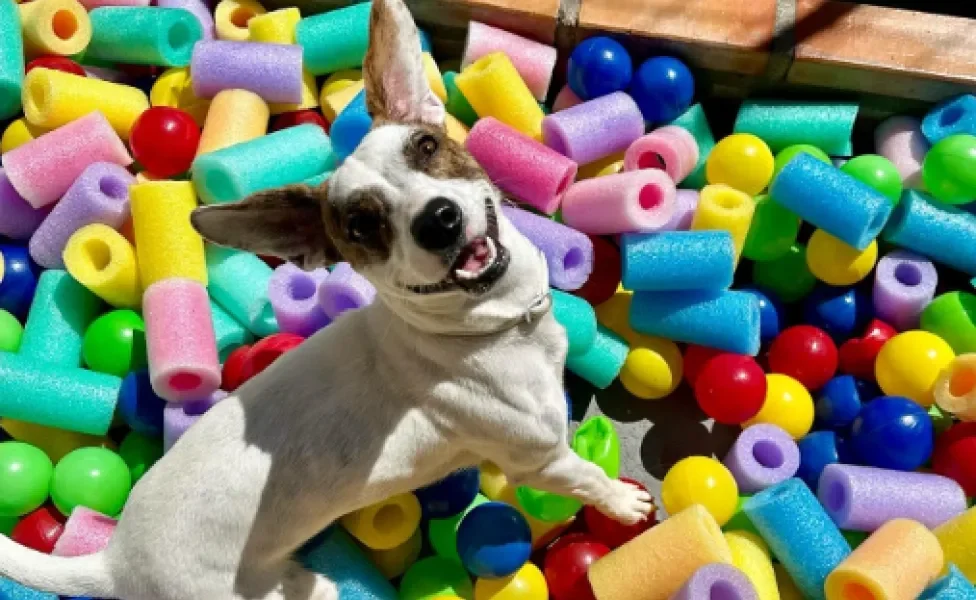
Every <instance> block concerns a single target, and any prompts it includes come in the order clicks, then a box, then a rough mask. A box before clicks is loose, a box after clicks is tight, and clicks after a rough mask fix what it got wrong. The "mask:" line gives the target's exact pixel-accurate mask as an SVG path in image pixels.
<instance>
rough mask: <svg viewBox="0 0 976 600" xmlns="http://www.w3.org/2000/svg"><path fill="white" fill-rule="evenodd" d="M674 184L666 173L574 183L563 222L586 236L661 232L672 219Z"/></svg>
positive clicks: (630, 174)
mask: <svg viewBox="0 0 976 600" xmlns="http://www.w3.org/2000/svg"><path fill="white" fill-rule="evenodd" d="M675 193H676V191H675V188H674V182H673V181H671V178H670V177H668V175H667V174H666V173H665V172H664V171H658V170H641V171H627V172H623V173H617V174H614V175H607V176H605V177H597V178H594V179H587V180H585V181H579V182H577V183H574V184H573V185H572V186H571V187H570V188H569V190H567V192H566V195H565V196H564V197H563V203H562V220H563V222H564V223H566V224H567V225H569V226H570V227H572V228H573V229H576V230H578V231H582V232H583V233H588V234H592V235H610V234H618V233H635V232H643V233H646V232H650V231H659V230H660V229H662V228H663V227H664V226H665V225H667V224H668V222H669V221H670V220H671V216H672V215H673V214H674V205H675V200H674V198H675Z"/></svg>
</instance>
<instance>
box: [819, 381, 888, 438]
mask: <svg viewBox="0 0 976 600" xmlns="http://www.w3.org/2000/svg"><path fill="white" fill-rule="evenodd" d="M872 388H873V386H871V385H870V384H866V383H865V382H859V381H858V380H857V379H855V378H854V377H853V376H851V375H839V376H837V377H834V378H833V379H831V380H830V381H828V382H827V385H825V386H823V388H822V389H821V390H820V394H819V395H818V396H817V401H816V404H815V409H816V415H817V422H818V424H820V425H821V426H823V427H825V428H828V429H841V430H842V429H846V428H847V427H848V426H850V424H851V423H853V422H854V419H855V418H857V415H858V414H860V412H861V406H862V405H863V404H864V403H866V402H867V401H868V400H873V399H874V398H875V397H876V396H877V394H873V391H874V390H873V389H872ZM863 391H868V396H867V397H865V396H863V395H862V392H863Z"/></svg>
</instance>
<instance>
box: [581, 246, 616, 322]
mask: <svg viewBox="0 0 976 600" xmlns="http://www.w3.org/2000/svg"><path fill="white" fill-rule="evenodd" d="M590 240H591V241H592V242H593V272H592V273H590V278H589V279H587V280H586V283H584V284H583V287H581V288H580V289H578V290H576V291H575V292H573V293H574V294H576V295H577V296H579V297H580V298H582V299H584V300H586V301H587V302H589V303H590V305H591V306H599V305H600V304H603V303H604V302H606V301H607V300H609V299H610V298H612V297H613V295H614V294H616V293H617V287H618V286H619V285H620V275H621V271H620V268H621V263H620V250H618V249H617V247H616V246H615V245H613V243H612V242H609V241H607V240H606V239H604V238H602V237H598V236H595V235H591V236H590Z"/></svg>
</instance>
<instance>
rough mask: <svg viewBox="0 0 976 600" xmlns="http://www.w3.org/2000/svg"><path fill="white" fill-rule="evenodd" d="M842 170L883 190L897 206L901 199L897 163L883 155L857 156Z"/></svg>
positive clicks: (876, 188)
mask: <svg viewBox="0 0 976 600" xmlns="http://www.w3.org/2000/svg"><path fill="white" fill-rule="evenodd" d="M840 170H841V171H843V172H845V173H847V174H848V175H850V176H851V177H853V178H854V179H857V180H858V181H860V182H861V183H863V184H866V185H868V186H870V187H872V188H874V189H875V190H877V191H879V192H881V193H882V194H883V195H884V196H886V197H887V198H888V199H889V200H891V203H892V204H894V205H895V206H897V205H898V202H899V201H900V200H901V192H902V182H901V174H900V173H899V172H898V169H897V168H896V167H895V165H894V164H893V163H892V162H891V161H890V160H888V159H887V158H885V157H883V156H878V155H877V154H863V155H861V156H855V157H854V158H852V159H851V160H849V161H847V162H846V163H844V165H843V166H842V167H841V168H840Z"/></svg>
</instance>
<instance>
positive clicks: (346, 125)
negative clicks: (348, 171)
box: [329, 90, 373, 160]
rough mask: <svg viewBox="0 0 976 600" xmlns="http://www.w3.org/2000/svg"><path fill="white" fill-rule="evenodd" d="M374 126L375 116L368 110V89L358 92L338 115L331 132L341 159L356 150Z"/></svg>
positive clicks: (330, 129) (333, 142)
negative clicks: (370, 114)
mask: <svg viewBox="0 0 976 600" xmlns="http://www.w3.org/2000/svg"><path fill="white" fill-rule="evenodd" d="M372 126H373V118H372V117H371V116H369V112H367V110H366V91H365V90H363V91H361V92H359V93H358V94H356V97H355V98H353V99H352V102H350V103H349V105H348V106H346V108H344V109H342V112H341V113H339V115H338V116H337V117H336V120H335V122H334V123H332V127H330V128H329V133H330V134H331V135H332V145H333V147H334V148H335V153H336V156H338V158H339V160H345V158H346V157H347V156H349V155H350V154H352V153H353V152H355V151H356V148H357V147H358V146H359V143H360V142H362V141H363V138H365V137H366V134H367V133H369V130H370V128H371V127H372Z"/></svg>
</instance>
